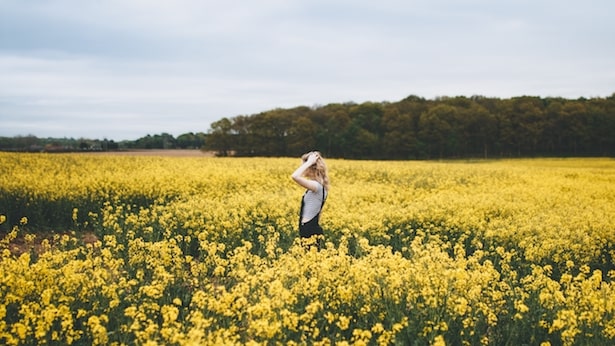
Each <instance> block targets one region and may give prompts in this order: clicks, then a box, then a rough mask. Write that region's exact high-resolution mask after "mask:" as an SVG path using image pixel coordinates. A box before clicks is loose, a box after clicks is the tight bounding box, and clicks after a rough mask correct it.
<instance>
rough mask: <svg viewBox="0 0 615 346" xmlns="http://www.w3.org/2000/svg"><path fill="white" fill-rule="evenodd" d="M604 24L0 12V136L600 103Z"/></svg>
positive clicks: (610, 5) (213, 9)
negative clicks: (462, 103) (390, 106)
mask: <svg viewBox="0 0 615 346" xmlns="http://www.w3.org/2000/svg"><path fill="white" fill-rule="evenodd" d="M614 14H615V1H613V0H587V1H578V0H576V1H571V0H559V1H544V0H531V1H530V0H527V1H526V0H497V1H496V0H377V1H376V0H372V1H364V0H329V1H324V0H296V1H293V0H245V1H234V0H218V1H207V0H168V1H163V0H0V136H16V135H28V134H33V135H35V136H38V137H73V138H80V137H85V138H98V139H103V138H107V139H113V140H117V141H119V140H125V139H128V140H134V139H137V138H140V137H143V136H145V135H147V134H151V135H153V134H160V133H163V132H166V133H170V134H172V135H174V136H178V135H180V134H182V133H186V132H206V131H207V130H209V126H210V124H211V123H212V122H213V121H216V120H219V119H221V118H223V117H229V118H230V117H234V116H237V115H251V114H255V113H259V112H262V111H267V110H270V109H274V108H290V107H296V106H315V105H326V104H329V103H343V102H356V103H362V102H365V101H374V102H381V101H390V102H395V101H399V100H401V99H403V98H405V97H407V96H408V95H417V96H421V97H425V98H428V99H432V98H434V97H437V96H472V95H483V96H488V97H500V98H509V97H514V96H521V95H532V96H540V97H548V96H559V97H565V98H578V97H606V96H610V95H611V94H613V93H614V92H615V41H614V38H615V20H614V17H613V16H614Z"/></svg>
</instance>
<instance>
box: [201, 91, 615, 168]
mask: <svg viewBox="0 0 615 346" xmlns="http://www.w3.org/2000/svg"><path fill="white" fill-rule="evenodd" d="M614 133H615V101H614V99H613V97H610V98H605V99H603V98H595V99H583V98H581V99H578V100H568V99H562V98H540V97H529V96H523V97H515V98H511V99H498V98H486V97H482V96H473V97H471V98H467V97H455V98H449V97H441V98H437V99H435V100H426V99H423V98H420V97H417V96H410V97H408V98H406V99H404V100H401V101H399V102H393V103H389V102H382V103H373V102H365V103H362V104H354V103H345V104H329V105H327V106H324V107H314V108H307V107H297V108H292V109H274V110H271V111H267V112H262V113H259V114H254V115H251V116H238V117H235V118H230V119H229V118H224V119H222V120H220V121H217V122H214V123H213V124H212V127H211V129H210V136H211V140H210V141H208V143H207V146H206V147H207V148H208V149H210V150H215V151H218V152H219V153H220V154H221V155H228V154H229V153H235V154H236V155H238V156H289V155H290V156H297V155H299V154H301V153H303V152H304V151H306V150H309V149H311V148H318V149H319V150H320V151H322V152H323V153H324V154H325V155H326V156H328V157H339V158H359V159H417V158H419V159H442V158H468V157H483V158H489V157H533V156H613V155H615V136H613V134H614Z"/></svg>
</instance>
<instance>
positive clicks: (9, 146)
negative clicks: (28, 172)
mask: <svg viewBox="0 0 615 346" xmlns="http://www.w3.org/2000/svg"><path fill="white" fill-rule="evenodd" d="M206 138H207V134H205V133H203V132H198V133H193V132H188V133H184V134H181V135H179V136H177V137H174V136H173V135H171V134H169V133H162V134H155V135H146V136H144V137H141V138H139V139H136V140H134V141H131V140H124V141H120V142H116V141H114V140H112V139H111V140H109V139H106V138H105V139H102V140H100V139H87V138H77V139H75V138H39V137H36V136H35V135H27V136H15V137H0V150H4V151H22V152H76V151H117V150H131V149H202V148H203V146H204V145H205V140H206Z"/></svg>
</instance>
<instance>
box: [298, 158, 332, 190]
mask: <svg viewBox="0 0 615 346" xmlns="http://www.w3.org/2000/svg"><path fill="white" fill-rule="evenodd" d="M311 153H316V154H318V159H317V160H316V163H314V164H313V165H312V166H310V168H308V169H307V171H306V172H305V175H306V176H307V177H308V178H310V179H314V180H316V181H317V182H319V183H321V184H322V186H324V188H325V190H329V171H328V170H327V164H326V163H325V159H323V157H322V154H321V153H320V152H319V151H311V152H309V153H305V154H303V155H302V156H301V160H303V162H305V161H307V158H308V156H310V154H311Z"/></svg>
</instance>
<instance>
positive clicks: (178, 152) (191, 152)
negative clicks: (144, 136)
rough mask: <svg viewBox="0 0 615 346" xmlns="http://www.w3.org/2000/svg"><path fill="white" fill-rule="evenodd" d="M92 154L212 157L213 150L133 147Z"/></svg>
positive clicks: (213, 154)
mask: <svg viewBox="0 0 615 346" xmlns="http://www.w3.org/2000/svg"><path fill="white" fill-rule="evenodd" d="M94 154H107V155H126V156H130V155H134V156H169V157H213V156H215V153H214V152H213V151H202V150H198V149H135V150H122V151H109V152H101V153H94Z"/></svg>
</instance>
